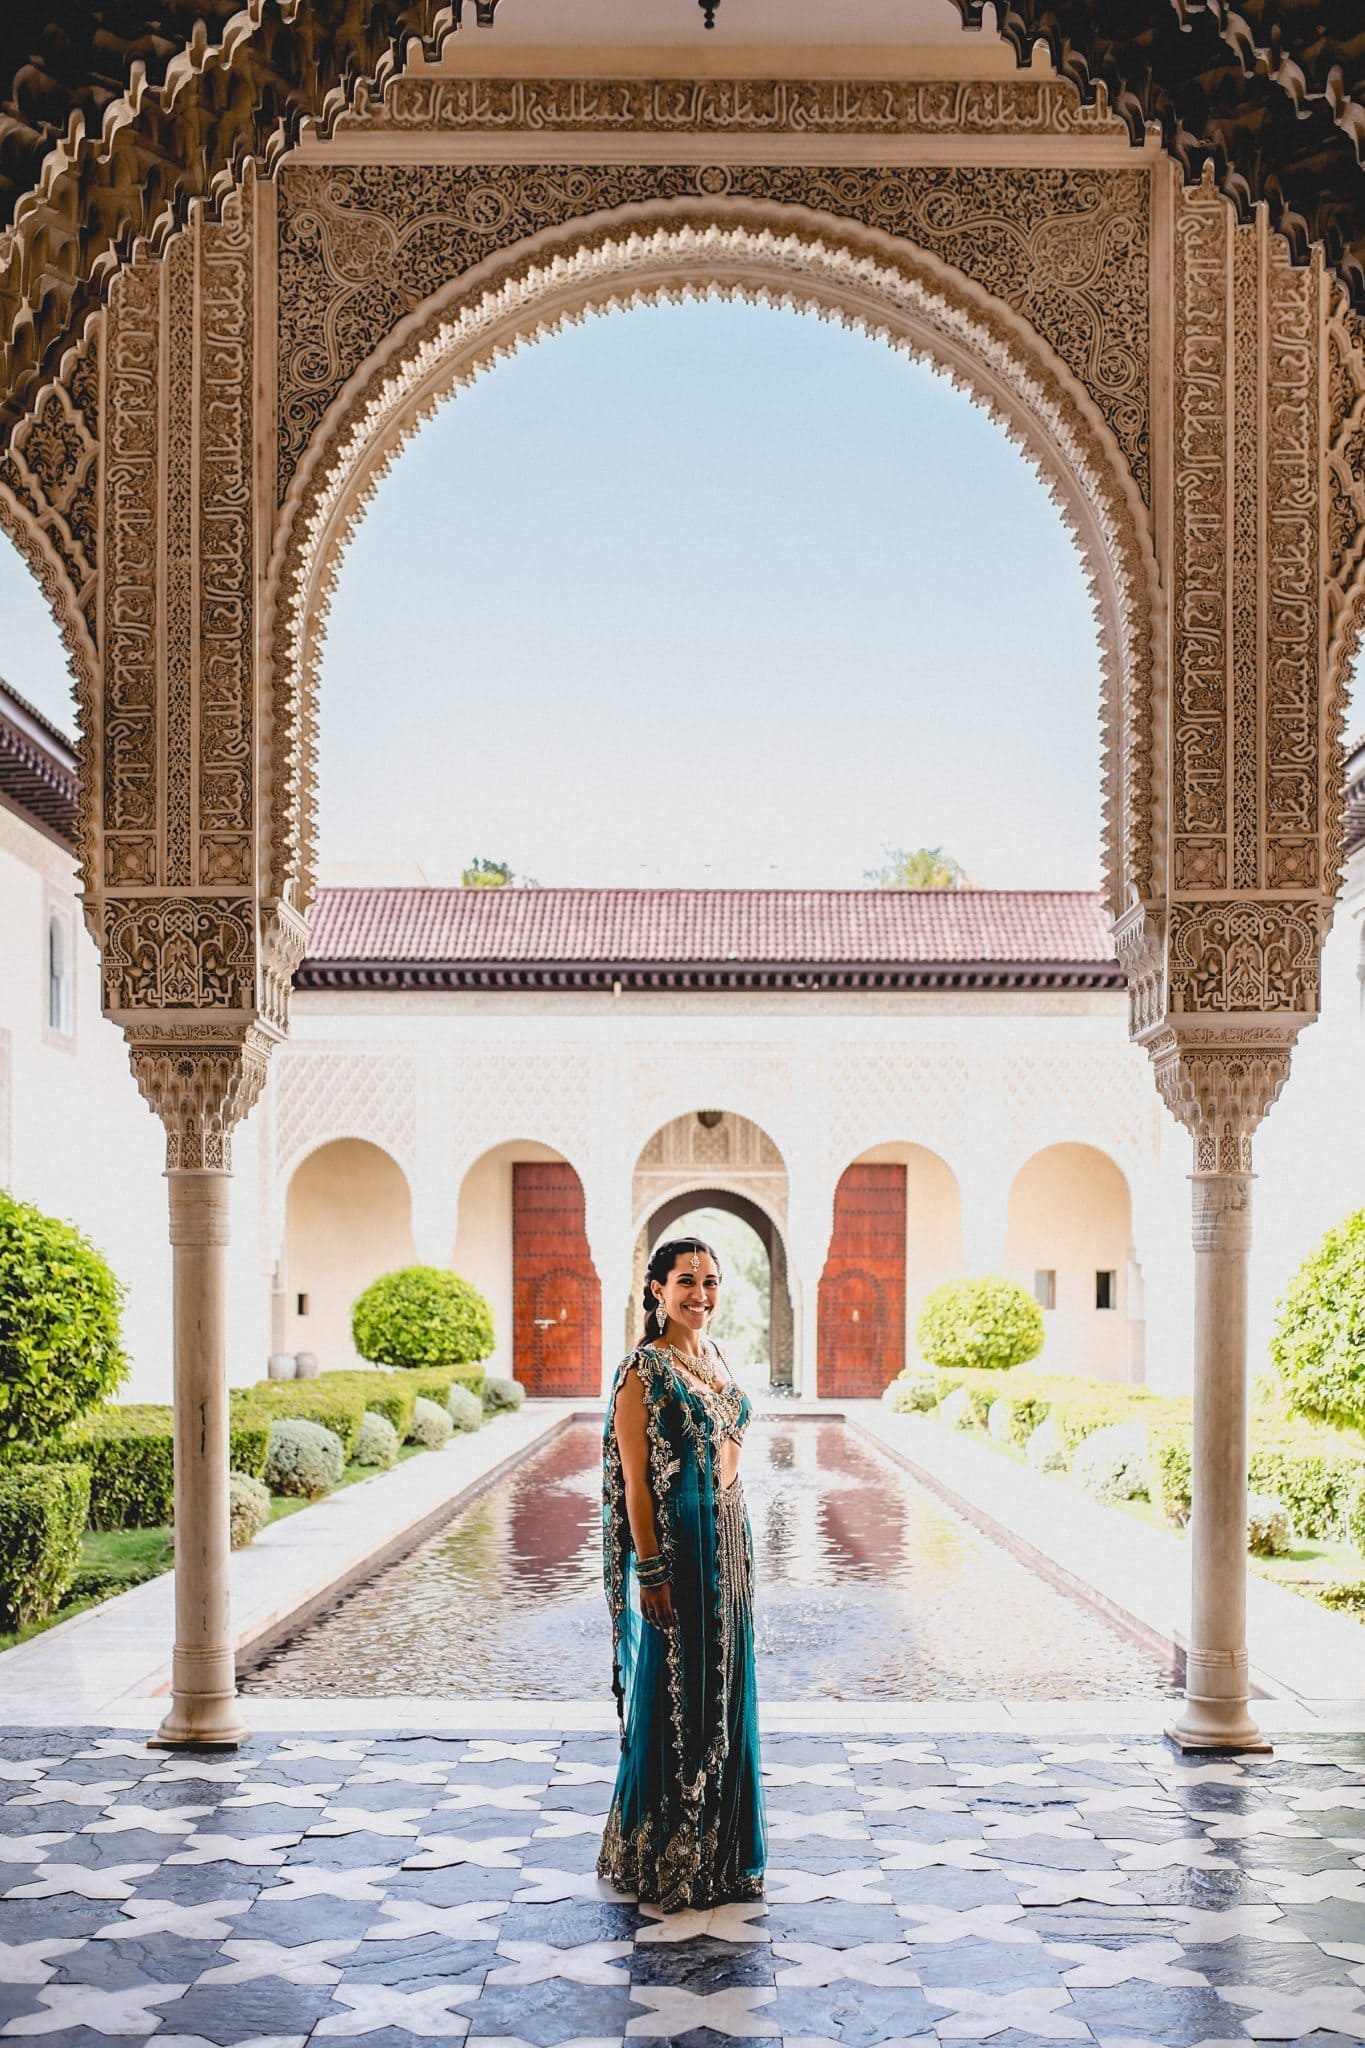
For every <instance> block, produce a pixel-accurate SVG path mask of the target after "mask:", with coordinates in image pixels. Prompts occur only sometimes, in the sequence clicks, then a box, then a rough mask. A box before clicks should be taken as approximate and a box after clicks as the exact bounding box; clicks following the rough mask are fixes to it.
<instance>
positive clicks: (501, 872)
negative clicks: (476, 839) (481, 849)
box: [460, 854, 512, 889]
mask: <svg viewBox="0 0 1365 2048" xmlns="http://www.w3.org/2000/svg"><path fill="white" fill-rule="evenodd" d="M460 880H461V881H462V882H463V883H464V886H465V888H466V889H507V888H510V887H511V883H512V869H511V867H510V865H509V863H508V862H507V861H505V860H482V859H480V858H479V856H478V855H477V854H476V855H475V857H474V859H473V860H472V861H470V863H469V866H468V867H467V868H466V869H465V871H464V873H463V874H462V875H461V876H460Z"/></svg>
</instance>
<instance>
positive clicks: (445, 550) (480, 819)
mask: <svg viewBox="0 0 1365 2048" xmlns="http://www.w3.org/2000/svg"><path fill="white" fill-rule="evenodd" d="M0 558H2V559H0V619H2V620H3V627H2V628H0V673H3V674H5V675H6V677H7V678H8V679H9V680H10V681H11V682H12V683H13V684H14V685H15V686H16V687H17V688H18V689H19V690H21V691H22V692H23V693H24V694H25V695H27V696H29V697H30V698H32V699H33V701H35V702H36V703H37V704H38V705H39V706H40V707H41V708H43V709H45V710H47V711H48V712H49V714H50V715H57V716H60V717H61V718H62V719H63V721H64V722H69V711H68V709H67V706H68V703H69V691H68V686H67V683H66V679H65V673H64V669H63V666H62V661H61V653H60V648H59V647H58V645H57V642H56V636H55V632H54V631H53V629H52V628H51V626H50V623H49V622H48V620H47V616H46V613H45V611H44V608H43V606H42V602H41V600H40V599H39V598H38V596H37V592H36V590H35V589H34V588H33V587H32V586H31V585H30V584H29V582H28V579H27V577H26V574H25V572H24V570H23V568H22V565H21V564H20V563H19V561H18V558H17V556H14V555H13V554H12V551H11V550H9V549H8V547H3V548H0ZM1098 691H1099V683H1098V657H1097V654H1096V648H1095V636H1094V628H1093V624H1092V621H1091V617H1090V610H1089V602H1088V598H1087V594H1086V590H1085V586H1084V582H1083V578H1082V574H1081V569H1080V564H1079V560H1078V558H1077V556H1076V553H1075V550H1074V547H1073V544H1072V542H1071V540H1070V538H1069V536H1068V534H1067V533H1066V531H1065V529H1064V527H1063V525H1062V522H1061V519H1060V517H1059V515H1058V513H1057V511H1056V509H1055V507H1054V506H1053V505H1052V504H1051V502H1050V501H1049V499H1048V497H1047V494H1046V492H1045V490H1044V489H1043V487H1042V485H1041V484H1040V483H1039V482H1038V480H1037V479H1036V477H1035V476H1034V475H1033V473H1032V472H1031V470H1030V469H1029V468H1028V466H1027V464H1026V463H1025V462H1024V460H1023V458H1022V457H1021V456H1020V455H1019V454H1018V453H1017V452H1016V450H1015V449H1013V448H1012V447H1011V446H1010V445H1009V443H1008V442H1007V441H1006V440H1005V438H1004V436H1003V434H1002V433H1001V432H1000V430H999V429H998V428H997V427H996V426H995V425H994V424H993V423H992V422H991V421H990V420H988V419H987V418H986V417H985V416H984V415H983V414H981V413H980V412H979V411H977V410H976V409H975V408H974V407H973V406H972V404H971V402H970V401H969V400H968V399H967V398H966V397H964V396H963V395H962V394H960V393H959V392H957V391H955V390H953V389H952V387H951V386H950V385H948V384H947V383H946V382H945V381H944V380H942V379H940V378H938V377H936V376H935V375H934V374H933V373H932V372H930V371H928V370H926V369H924V368H922V367H921V366H919V365H917V364H914V363H911V362H909V361H908V360H907V359H906V358H905V357H903V356H900V355H897V354H895V353H894V352H893V351H892V350H891V349H889V348H888V347H887V346H886V345H885V344H884V343H880V342H877V341H874V340H871V339H869V338H867V337H866V336H864V335H862V334H858V333H850V332H848V331H846V330H844V329H842V328H840V327H837V326H835V325H833V324H830V323H826V322H822V321H819V320H817V319H815V318H814V317H812V316H811V315H809V314H796V313H789V312H780V311H778V310H776V309H772V308H767V307H751V306H745V305H736V304H726V303H707V304H703V305H686V306H664V307H655V308H645V309H641V310H638V311H634V312H630V313H625V314H615V315H612V316H610V317H608V318H602V319H593V320H589V321H588V322H586V323H585V324H584V325H582V326H581V327H576V328H571V329H569V330H568V331H567V332H565V333H563V334H561V335H558V336H555V337H553V338H552V339H549V340H547V341H544V342H542V343H539V344H538V345H536V346H535V347H533V348H528V349H526V350H524V351H522V352H521V353H520V354H519V355H517V356H516V357H514V358H512V359H511V360H510V361H508V362H505V363H503V364H500V365H499V366H498V367H497V368H496V369H495V370H493V371H492V372H491V373H489V374H487V375H485V376H484V377H482V378H481V379H480V380H479V381H478V382H477V383H476V384H475V385H473V386H472V387H470V388H469V389H468V390H466V391H464V392H462V393H460V394H459V395H458V397H456V398H455V399H454V400H452V401H451V403H450V404H449V405H447V406H446V407H445V408H444V409H443V410H442V412H441V413H440V414H439V415H438V416H437V418H436V419H435V420H433V421H432V422H431V423H430V424H429V425H428V426H427V427H426V428H424V429H423V431H422V432H421V433H420V434H419V435H418V437H417V438H416V439H415V440H414V442H413V443H412V444H411V445H410V446H409V448H408V449H407V450H406V451H405V453H404V454H403V456H402V457H401V459H400V461H399V462H398V464H397V465H396V466H395V468H394V469H393V471H392V472H391V473H390V475H389V476H388V478H387V479H386V480H385V482H384V483H383V485H382V486H381V488H380V490H379V492H378V495H377V496H376V498H375V500H374V502H373V504H372V506H371V507H370V510H369V512H368V514H367V516H366V519H365V521H364V524H363V526H362V527H361V529H360V531H359V532H358V534H357V536H356V538H355V541H354V543H353V545H352V547H351V550H350V553H349V555H348V557H347V560H346V563H345V565H344V568H343V571H342V575H341V580H340V584H339V586H338V590H337V593H336V597H335V600H334V602H333V606H332V614H331V624H330V628H329V633H328V644H327V653H326V658H325V666H324V683H323V711H322V747H321V773H322V814H321V815H322V840H323V844H322V852H323V857H324V860H325V861H327V862H329V863H342V864H355V865H354V866H353V867H351V868H350V872H353V873H355V874H356V875H357V877H358V876H359V875H361V874H363V873H365V872H372V873H374V874H375V875H376V876H377V877H380V878H388V877H389V876H396V875H398V874H400V873H401V872H402V871H403V870H404V869H406V868H409V867H411V866H412V865H414V864H416V865H420V866H421V868H422V869H423V870H424V871H425V872H426V874H427V876H428V878H429V879H431V880H433V881H445V880H452V879H458V873H459V869H460V868H461V866H462V865H463V864H464V862H465V861H466V860H468V859H469V858H470V857H471V856H473V855H475V854H481V855H484V856H487V857H491V858H500V859H506V860H509V861H511V863H512V865H513V866H514V868H515V869H516V870H517V871H518V872H519V873H521V874H525V875H529V876H533V877H534V878H536V879H538V880H539V881H541V882H545V883H580V884H623V883H637V884H657V883H666V884H674V885H678V884H715V885H728V886H763V885H792V886H813V885H819V884H826V885H838V884H854V883H857V882H859V881H860V880H861V879H862V876H863V871H864V870H865V869H866V868H868V867H870V866H872V865H874V864H875V863H876V862H877V861H878V859H879V857H880V852H881V848H882V847H883V845H885V844H900V845H906V846H915V845H925V844H940V843H941V844H943V845H945V846H946V847H948V848H949V849H950V850H951V851H952V852H953V853H955V854H956V855H957V857H958V858H959V859H960V860H961V861H962V862H963V864H964V865H965V866H966V868H967V870H968V872H969V873H970V875H971V876H972V878H973V880H975V881H977V882H979V883H981V884H982V885H984V886H989V887H1025V886H1027V887H1080V888H1086V887H1092V886H1094V885H1095V884H1096V882H1097V879H1098V872H1099V830H1100V826H1099V728H1098Z"/></svg>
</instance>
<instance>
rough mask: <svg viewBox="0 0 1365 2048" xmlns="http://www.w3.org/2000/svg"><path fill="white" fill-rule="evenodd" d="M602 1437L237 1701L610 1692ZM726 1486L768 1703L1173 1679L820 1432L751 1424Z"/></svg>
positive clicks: (275, 1663)
mask: <svg viewBox="0 0 1365 2048" xmlns="http://www.w3.org/2000/svg"><path fill="white" fill-rule="evenodd" d="M600 1442H601V1438H600V1432H599V1429H598V1427H597V1425H596V1424H595V1423H574V1424H573V1425H572V1426H571V1427H570V1428H569V1429H568V1430H566V1431H565V1433H564V1434H563V1435H562V1436H560V1437H558V1438H556V1439H555V1441H554V1442H553V1443H551V1444H549V1445H547V1446H546V1448H545V1449H544V1450H542V1451H539V1452H537V1453H536V1454H535V1455H534V1456H532V1457H531V1458H529V1459H528V1460H527V1461H526V1462H525V1463H524V1464H523V1465H521V1466H520V1467H519V1468H518V1469H517V1470H516V1471H515V1472H513V1473H512V1474H511V1475H510V1476H509V1477H508V1478H506V1479H504V1480H501V1481H500V1482H499V1483H498V1484H497V1485H496V1486H494V1487H492V1488H490V1490H489V1491H488V1492H487V1493H486V1494H484V1495H483V1497H482V1498H481V1499H480V1500H479V1501H477V1502H476V1503H475V1505H474V1506H473V1507H471V1508H470V1509H468V1510H467V1512H466V1513H464V1514H462V1515H460V1516H458V1517H457V1518H456V1519H455V1520H453V1521H452V1522H451V1523H450V1524H449V1525H448V1526H447V1527H446V1528H444V1529H442V1530H441V1531H439V1532H438V1533H437V1534H436V1535H435V1536H432V1537H430V1538H428V1540H427V1541H426V1542H425V1543H423V1544H422V1545H420V1547H419V1548H418V1549H416V1550H414V1551H413V1552H411V1553H410V1555H409V1556H408V1557H406V1558H404V1559H403V1560H402V1561H401V1562H400V1563H398V1564H396V1565H393V1566H391V1567H390V1568H389V1569H388V1570H386V1571H384V1572H381V1573H380V1574H379V1575H378V1576H377V1577H375V1578H374V1579H372V1580H370V1581H369V1583H368V1584H366V1585H364V1586H362V1587H360V1588H359V1589H358V1590H357V1591H356V1592H354V1593H352V1594H350V1595H348V1596H347V1597H346V1598H345V1599H344V1600H342V1601H341V1602H340V1603H339V1604H338V1605H337V1607H336V1608H335V1609H333V1610H332V1611H331V1612H330V1613H328V1614H326V1615H324V1616H322V1617H321V1618H320V1619H319V1620H318V1621H316V1622H315V1623H314V1624H313V1625H312V1626H311V1627H309V1628H307V1629H306V1630H304V1631H303V1632H302V1633H301V1634H300V1635H299V1636H297V1637H296V1638H294V1640H293V1641H292V1642H289V1643H287V1644H285V1645H284V1646H283V1647H282V1648H281V1649H280V1650H278V1651H276V1652H275V1653H274V1654H273V1655H272V1656H271V1657H270V1658H269V1659H268V1660H267V1661H266V1662H265V1663H264V1664H262V1665H261V1666H260V1667H259V1668H258V1669H257V1670H256V1671H255V1672H253V1673H252V1674H251V1675H250V1676H249V1677H248V1678H247V1679H246V1680H245V1681H244V1686H243V1689H244V1690H245V1691H247V1692H256V1693H262V1692H267V1693H283V1694H290V1695H293V1696H295V1697H325V1696H328V1695H332V1694H343V1693H349V1694H375V1693H416V1694H434V1695H444V1696H446V1697H454V1696H474V1695H480V1694H482V1695H489V1694H495V1695H504V1696H506V1695H510V1696H514V1697H522V1698H535V1699H593V1698H601V1699H607V1698H608V1697H609V1694H610V1668H609V1662H608V1658H609V1646H608V1632H607V1620H606V1609H605V1605H604V1603H603V1598H602V1582H601V1520H600V1514H601V1511H600ZM744 1483H745V1492H746V1495H747V1498H748V1502H749V1513H750V1519H751V1521H752V1523H753V1529H754V1543H755V1549H756V1552H757V1593H756V1603H757V1639H758V1677H759V1689H760V1693H761V1695H762V1697H763V1698H765V1699H768V1700H797V1699H807V1700H808V1699H891V1698H894V1699H902V1700H905V1699H937V1700H962V1699H976V1698H982V1697H985V1696H988V1695H991V1694H1007V1695H1010V1696H1012V1697H1015V1698H1030V1699H1057V1698H1079V1697H1091V1698H1097V1697H1103V1696H1106V1695H1117V1694H1128V1695H1135V1694H1146V1695H1149V1696H1158V1695H1163V1694H1166V1693H1169V1692H1170V1691H1172V1690H1173V1687H1172V1684H1171V1681H1170V1680H1169V1678H1168V1677H1167V1675H1166V1674H1165V1673H1163V1672H1162V1671H1161V1669H1160V1668H1159V1666H1158V1665H1157V1664H1156V1663H1155V1662H1154V1661H1153V1660H1152V1659H1151V1658H1149V1657H1148V1656H1147V1655H1146V1654H1145V1653H1144V1652H1143V1651H1142V1650H1139V1649H1137V1648H1135V1647H1134V1646H1133V1645H1132V1644H1130V1643H1129V1642H1128V1641H1127V1640H1126V1639H1125V1638H1124V1637H1122V1636H1120V1635H1119V1634H1117V1633H1116V1631H1115V1630H1113V1629H1111V1628H1110V1627H1109V1625H1108V1624H1107V1623H1106V1622H1105V1621H1103V1620H1102V1619H1101V1618H1100V1617H1098V1616H1097V1615H1095V1614H1093V1613H1091V1612H1090V1611H1089V1610H1088V1609H1087V1608H1084V1607H1081V1606H1078V1605H1077V1604H1076V1603H1075V1602H1073V1601H1072V1600H1070V1599H1068V1598H1067V1597H1066V1596H1065V1595H1063V1594H1061V1593H1059V1592H1057V1591H1055V1590H1054V1589H1053V1588H1052V1587H1051V1586H1049V1585H1047V1584H1046V1583H1045V1582H1044V1581H1043V1580H1041V1579H1038V1578H1036V1577H1035V1576H1034V1575H1033V1573H1032V1572H1030V1571H1028V1570H1027V1569H1026V1568H1025V1567H1024V1566H1023V1565H1021V1564H1019V1563H1017V1562H1016V1561H1015V1560H1014V1559H1013V1558H1011V1557H1009V1556H1007V1555H1006V1553H1005V1552H1004V1551H1002V1550H999V1549H997V1548H996V1546H995V1545H994V1544H993V1543H990V1542H989V1541H988V1540H987V1539H986V1538H985V1537H983V1536H981V1535H979V1534H978V1533H977V1532H976V1531H975V1530H974V1529H972V1528H971V1527H969V1526H968V1525H967V1524H966V1523H965V1522H962V1521H960V1520H959V1519H958V1518H957V1516H956V1515H954V1514H952V1513H951V1512H950V1511H949V1510H948V1509H947V1508H945V1507H943V1506H942V1505H941V1503H940V1502H938V1501H937V1500H936V1499H934V1497H933V1496H932V1495H930V1494H928V1493H926V1492H925V1491H924V1490H923V1488H921V1487H919V1486H917V1485H916V1484H915V1483H914V1481H913V1480H912V1479H910V1478H909V1477H908V1475H907V1474H905V1473H904V1472H902V1471H901V1470H900V1469H899V1467H898V1466H896V1465H894V1464H892V1462H891V1461H890V1459H888V1458H886V1457H884V1456H883V1455H882V1454H881V1453H880V1452H878V1451H877V1450H875V1449H874V1448H872V1447H871V1446H867V1445H864V1444H863V1443H861V1442H860V1441H859V1440H858V1439H857V1438H856V1437H855V1436H854V1434H853V1432H852V1431H851V1430H849V1429H846V1428H845V1427H844V1425H843V1424H842V1423H840V1422H836V1421H814V1420H807V1419H802V1418H799V1417H796V1418H791V1419H788V1420H780V1421H759V1422H756V1423H755V1424H754V1426H753V1428H752V1429H751V1430H750V1431H749V1434H748V1437H747V1438H746V1440H745V1452H744Z"/></svg>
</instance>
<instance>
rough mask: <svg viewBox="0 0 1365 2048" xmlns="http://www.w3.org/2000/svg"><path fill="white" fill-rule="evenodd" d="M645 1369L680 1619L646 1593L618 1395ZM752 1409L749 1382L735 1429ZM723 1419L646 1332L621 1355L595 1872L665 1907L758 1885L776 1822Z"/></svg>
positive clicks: (612, 1437)
mask: <svg viewBox="0 0 1365 2048" xmlns="http://www.w3.org/2000/svg"><path fill="white" fill-rule="evenodd" d="M629 1372H635V1373H637V1374H638V1375H639V1379H640V1385H641V1387H642V1389H643V1391H644V1397H645V1415H646V1428H647V1433H648V1439H649V1481H650V1491H651V1494H652V1495H653V1500H654V1518H655V1528H656V1532H657V1535H658V1539H659V1549H660V1553H661V1555H662V1557H663V1559H664V1562H665V1565H666V1567H667V1570H668V1575H669V1579H670V1581H671V1584H672V1589H673V1607H674V1612H675V1615H676V1617H677V1623H676V1626H675V1627H674V1628H672V1629H669V1630H664V1629H658V1628H654V1627H651V1626H650V1625H649V1624H648V1623H646V1622H645V1621H644V1620H643V1618H642V1616H641V1614H640V1607H639V1591H638V1586H637V1582H636V1573H635V1551H634V1544H633V1542H632V1539H631V1533H630V1523H629V1521H628V1519H627V1515H626V1499H625V1481H624V1477H623V1474H622V1469H621V1453H620V1448H619V1446H618V1445H617V1442H616V1432H615V1427H614V1416H615V1409H616V1396H617V1393H618V1391H619V1389H620V1387H621V1384H622V1382H623V1380H624V1378H625V1376H626V1374H627V1373H629ZM750 1413H751V1409H750V1404H749V1400H748V1397H747V1395H746V1396H745V1397H744V1398H743V1400H742V1402H741V1405H740V1409H739V1415H738V1419H737V1420H736V1422H735V1423H734V1424H733V1426H732V1429H731V1432H730V1433H732V1434H734V1435H736V1436H738V1435H739V1434H741V1433H742V1432H743V1430H744V1429H745V1428H746V1427H747V1425H748V1421H749V1416H750ZM721 1427H722V1424H721V1422H720V1419H719V1417H718V1415H717V1413H716V1411H715V1410H714V1409H713V1408H712V1406H711V1405H710V1404H709V1403H708V1402H707V1401H706V1400H704V1399H703V1398H702V1396H701V1395H700V1394H698V1393H696V1392H694V1391H693V1390H692V1389H691V1388H689V1387H688V1386H687V1385H685V1383H684V1382H683V1380H682V1379H681V1377H680V1376H679V1375H678V1374H677V1373H676V1372H675V1371H674V1370H673V1368H672V1367H671V1366H670V1364H669V1363H668V1361H667V1359H666V1358H665V1357H663V1356H662V1355H661V1354H659V1353H658V1352H656V1351H654V1350H653V1348H652V1347H651V1346H649V1345H644V1346H642V1347H641V1348H640V1349H639V1350H638V1351H635V1352H632V1353H631V1355H630V1356H629V1357H628V1358H626V1359H623V1360H622V1362H621V1364H620V1366H619V1367H618V1368H617V1372H616V1378H615V1380H614V1382H613V1384H612V1390H611V1395H610V1398H609V1400H608V1403H607V1421H606V1430H605V1434H604V1438H603V1456H602V1474H603V1477H602V1540H603V1568H604V1577H605V1582H606V1593H607V1604H608V1608H609V1610H610V1614H611V1621H612V1685H613V1690H614V1692H615V1695H616V1704H617V1711H618V1714H619V1717H620V1725H621V1761H620V1766H619V1768H618V1771H617V1776H616V1785H615V1789H614V1791H613V1794H612V1800H611V1807H610V1810H609V1813H608V1816H607V1826H606V1831H605V1833H604V1835H603V1838H602V1849H601V1854H600V1856H599V1858H598V1864H597V1869H598V1875H599V1876H601V1877H603V1878H605V1879H606V1880H607V1881H608V1882H609V1883H611V1884H613V1885H615V1886H616V1888H617V1889H618V1890H620V1891H628V1892H634V1893H635V1894H636V1896H637V1897H638V1898H640V1899H645V1900H650V1901H652V1902H654V1903H656V1904H658V1905H660V1906H662V1907H663V1908H664V1909H665V1910H666V1911H669V1912H672V1911H676V1910H677V1909H679V1908H681V1907H685V1906H709V1905H719V1904H721V1903H723V1902H724V1901H726V1900H729V1899H751V1898H757V1897H758V1896H759V1895H760V1894H761V1892H762V1889H763V1871H764V1865H765V1863H766V1860H767V1827H766V1822H765V1819H764V1809H763V1785H762V1778H761V1775H760V1763H759V1744H758V1698H757V1692H756V1689H755V1684H754V1627H753V1540H752V1533H751V1531H750V1527H749V1520H748V1515H747V1513H746V1511H745V1506H744V1494H743V1489H742V1486H741V1484H740V1482H739V1480H738V1479H736V1480H735V1482H734V1483H733V1485H731V1486H730V1487H728V1488H727V1487H724V1486H722V1484H721V1470H720V1434H721Z"/></svg>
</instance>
